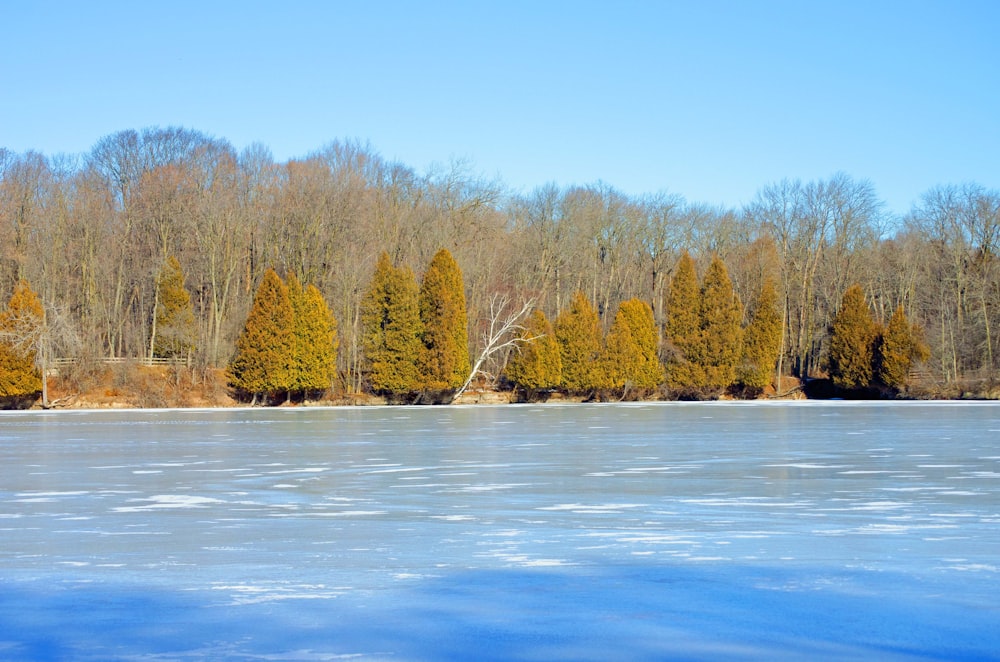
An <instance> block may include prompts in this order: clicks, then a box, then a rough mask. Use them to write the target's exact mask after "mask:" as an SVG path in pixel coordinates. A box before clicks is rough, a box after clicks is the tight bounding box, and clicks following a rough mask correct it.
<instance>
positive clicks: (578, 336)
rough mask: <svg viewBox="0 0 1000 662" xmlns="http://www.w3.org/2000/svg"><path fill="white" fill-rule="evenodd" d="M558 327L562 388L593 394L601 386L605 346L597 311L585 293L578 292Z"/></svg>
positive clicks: (559, 321)
mask: <svg viewBox="0 0 1000 662" xmlns="http://www.w3.org/2000/svg"><path fill="white" fill-rule="evenodd" d="M554 327H555V334H556V340H558V341H559V357H560V360H561V362H562V387H563V388H564V389H566V391H567V392H569V393H578V394H579V393H587V392H589V391H593V390H594V389H595V388H597V387H598V386H599V375H598V374H597V370H596V368H597V358H598V356H599V355H600V351H601V344H602V338H601V323H600V319H599V318H598V316H597V310H595V309H594V306H593V304H591V303H590V300H589V299H588V298H587V296H586V295H585V294H584V293H583V292H580V291H577V292H576V293H575V294H574V295H573V298H572V299H571V300H570V304H569V308H567V309H566V310H564V311H563V312H562V314H561V315H559V317H557V318H556V321H555V324H554Z"/></svg>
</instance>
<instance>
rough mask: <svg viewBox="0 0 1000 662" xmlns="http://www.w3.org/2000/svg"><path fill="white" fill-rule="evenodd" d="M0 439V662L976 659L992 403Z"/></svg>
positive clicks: (388, 411) (998, 648)
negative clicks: (121, 661) (57, 661)
mask: <svg viewBox="0 0 1000 662" xmlns="http://www.w3.org/2000/svg"><path fill="white" fill-rule="evenodd" d="M0 429H2V430H3V437H4V439H3V442H2V444H0V522H2V524H0V536H2V537H0V583H2V586H0V658H3V659H5V660H8V659H9V660H35V659H83V660H87V659H93V660H106V659H139V660H142V659H150V660H152V659H227V658H229V659H251V658H264V659H340V658H344V657H350V658H351V659H355V656H356V659H387V658H389V659H396V660H408V659H456V660H457V659H482V660H490V659H495V660H509V659H556V660H558V659H564V660H578V659H582V660H586V659H594V660H598V659H600V660H606V659H628V660H643V659H647V660H658V659H664V658H667V659H677V658H681V659H711V660H714V659H764V658H767V659H805V658H822V659H876V658H877V659H1000V597H998V596H1000V527H998V526H997V524H998V523H1000V481H998V480H997V477H998V476H1000V436H998V435H997V434H996V430H998V429H1000V406H998V405H992V404H968V403H963V404H955V405H942V404H923V403H903V404H884V403H829V404H817V403H782V404H775V403H767V404H760V405H747V404H743V403H734V404H723V403H711V404H649V403H638V404H624V405H573V406H545V407H537V406H531V407H495V408H494V407H449V408H398V409H392V408H361V409H347V408H345V409H325V410H324V409H293V410H281V411H275V410H237V411H211V410H205V411H185V412H165V411H157V412H66V413H52V412H45V413H33V412H27V413H25V412H20V413H3V414H0ZM945 439H947V440H946V441H944V440H945Z"/></svg>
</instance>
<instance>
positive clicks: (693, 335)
mask: <svg viewBox="0 0 1000 662" xmlns="http://www.w3.org/2000/svg"><path fill="white" fill-rule="evenodd" d="M700 298H701V295H700V292H699V290H698V274H697V273H696V272H695V268H694V260H692V259H691V256H690V255H689V254H688V252H687V251H684V254H683V255H681V259H680V261H679V262H678V263H677V270H676V271H675V272H674V277H673V278H672V279H671V281H670V288H669V290H668V292H667V300H666V311H667V320H666V324H665V325H664V329H663V331H664V336H665V340H666V343H667V347H668V360H667V384H668V385H669V386H670V387H671V388H674V389H679V390H690V389H698V388H701V386H702V385H703V384H704V381H705V376H704V371H703V370H702V367H701V365H700V364H699V363H698V359H699V356H700V353H701V351H700V345H701V310H700V309H701V304H700Z"/></svg>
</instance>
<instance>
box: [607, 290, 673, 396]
mask: <svg viewBox="0 0 1000 662" xmlns="http://www.w3.org/2000/svg"><path fill="white" fill-rule="evenodd" d="M658 343H659V338H658V337H657V332H656V321H655V320H654V319H653V309H652V308H650V307H649V304H648V303H646V302H645V301H641V300H639V299H629V300H628V301H623V302H622V303H621V305H619V306H618V312H617V313H616V314H615V320H614V322H613V323H612V324H611V328H610V329H608V335H607V338H606V339H605V347H604V351H603V352H602V353H601V361H600V364H601V373H602V374H601V381H602V382H603V383H602V386H603V387H604V388H609V389H614V390H618V391H621V390H623V389H627V388H633V389H639V390H649V389H653V388H656V387H657V386H659V384H660V382H662V381H663V366H661V365H660V359H659V357H658V355H657V345H658Z"/></svg>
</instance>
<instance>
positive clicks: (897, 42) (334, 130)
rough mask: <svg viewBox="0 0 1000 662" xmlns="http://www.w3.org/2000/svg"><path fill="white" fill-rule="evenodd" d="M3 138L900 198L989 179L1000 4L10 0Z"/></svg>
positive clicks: (702, 195) (701, 193)
mask: <svg viewBox="0 0 1000 662" xmlns="http://www.w3.org/2000/svg"><path fill="white" fill-rule="evenodd" d="M0 26H2V28H0V34H2V35H3V47H2V49H0V147H7V148H8V149H12V150H14V151H17V152H22V151H26V150H28V149H35V150H38V151H41V152H43V153H45V154H49V155H51V154H56V153H60V152H66V153H80V152H85V151H88V150H89V149H90V148H91V147H92V146H93V145H94V144H95V143H96V142H97V140H98V139H99V138H101V137H102V136H105V135H107V134H110V133H113V132H115V131H119V130H123V129H130V128H135V129H141V128H143V127H147V126H184V127H188V128H192V129H197V130H200V131H202V132H204V133H207V134H209V135H213V136H216V137H219V138H225V139H228V140H229V141H230V142H232V143H233V144H234V145H235V146H236V147H237V148H243V147H245V146H247V145H249V144H250V143H253V142H260V143H263V144H264V145H266V146H267V147H269V148H270V149H271V151H272V152H273V154H274V156H275V158H276V159H278V160H280V161H284V160H286V159H289V158H295V157H301V156H305V155H307V154H308V153H309V152H311V151H314V150H316V149H319V148H321V147H322V146H323V145H325V144H327V143H329V142H331V141H333V140H336V139H341V140H342V139H357V140H360V141H362V142H368V143H370V144H371V146H372V147H373V148H374V149H375V150H376V151H378V152H379V153H380V154H382V155H383V156H384V157H386V158H387V159H391V160H398V161H401V162H403V163H405V164H407V165H409V166H412V167H414V168H415V169H416V170H418V171H420V172H425V171H427V169H428V168H430V167H432V166H434V165H435V164H447V163H449V162H450V161H452V160H467V161H469V162H470V164H471V167H472V168H473V169H474V170H475V171H476V172H479V173H481V174H482V175H484V176H486V177H494V176H495V177H498V178H499V179H501V180H502V181H503V182H505V183H506V184H507V185H509V186H510V187H511V188H513V189H514V190H521V191H525V192H527V191H530V190H531V189H532V188H534V187H535V186H538V185H542V184H545V183H548V182H555V183H556V184H558V185H560V186H568V185H573V184H588V183H593V182H596V181H598V180H600V181H603V182H606V183H607V184H610V185H612V186H614V187H616V188H618V189H620V190H622V191H623V192H625V193H628V194H633V195H638V194H642V193H651V192H657V191H661V190H666V191H669V192H672V193H679V194H681V195H683V196H684V197H686V198H687V199H688V200H689V201H692V202H705V203H709V204H713V205H726V206H738V205H741V204H743V203H746V202H749V201H750V200H752V199H753V197H754V195H755V193H756V191H757V189H759V188H760V187H761V186H764V185H767V184H770V183H773V182H776V181H779V180H781V179H782V178H792V179H802V180H806V181H808V180H813V179H820V178H827V177H829V176H831V175H832V174H834V173H835V172H837V171H844V172H846V173H848V174H849V175H851V176H853V177H855V178H858V179H870V180H871V181H872V183H873V184H874V186H875V188H876V191H877V192H878V194H879V195H880V196H881V197H882V198H883V199H884V200H885V201H886V203H887V205H888V208H889V209H890V210H891V211H894V212H897V213H903V212H905V211H907V210H908V209H909V208H910V205H911V204H912V203H913V202H915V201H916V200H917V199H918V198H919V196H920V195H921V194H922V193H923V192H925V191H926V190H927V189H929V188H930V187H932V186H935V185H938V184H948V183H962V182H968V181H972V182H978V183H980V184H982V185H984V186H987V187H988V188H1000V38H998V37H997V34H1000V2H995V1H982V2H961V1H949V2H945V1H941V2H920V1H911V2H889V1H878V0H869V1H867V2H855V1H853V0H851V1H844V0H841V1H836V2H826V1H809V2H807V1H802V2H765V1H759V2H757V1H751V0H745V1H736V0H732V1H720V0H701V1H691V2H655V1H652V0H651V1H649V2H628V1H624V2H623V1H616V2H614V3H611V2H587V1H583V0H578V1H576V2H543V1H539V0H536V1H534V2H518V1H505V2H495V3H485V2H484V3H477V2H436V3H430V2H383V1H378V0H370V1H366V2H294V1H291V2H282V3H278V2H273V3H271V2H253V1H249V0H245V1H241V2H222V1H213V0H201V1H200V2H189V1H175V2H162V3H157V2H132V1H130V2H99V1H98V2H94V3H83V2H65V3H59V2H46V1H45V0H40V1H33V2H17V1H15V0H0Z"/></svg>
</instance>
